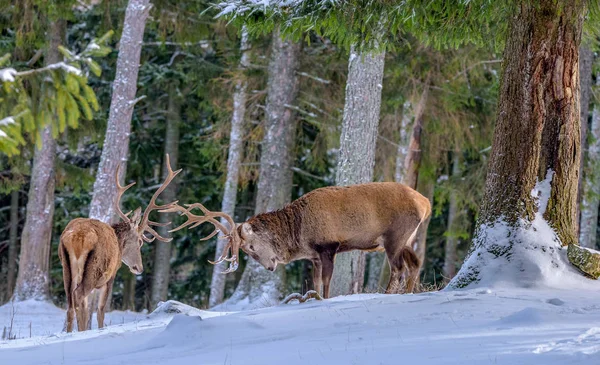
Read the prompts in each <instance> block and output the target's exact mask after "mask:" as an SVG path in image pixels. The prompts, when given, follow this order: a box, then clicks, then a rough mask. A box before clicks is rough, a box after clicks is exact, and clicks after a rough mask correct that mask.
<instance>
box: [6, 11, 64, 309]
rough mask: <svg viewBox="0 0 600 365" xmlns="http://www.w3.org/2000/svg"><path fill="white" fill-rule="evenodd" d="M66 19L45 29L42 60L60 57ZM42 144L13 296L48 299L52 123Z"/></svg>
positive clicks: (37, 154) (33, 175) (55, 60)
mask: <svg viewBox="0 0 600 365" xmlns="http://www.w3.org/2000/svg"><path fill="white" fill-rule="evenodd" d="M65 32H66V22H65V21H64V20H56V21H54V22H52V24H51V25H50V26H49V29H48V35H47V37H48V45H47V47H48V48H47V50H46V54H45V57H44V62H45V64H46V65H50V64H54V63H58V62H61V61H62V59H63V58H62V55H61V54H60V52H59V51H58V46H60V45H61V44H63V43H64V40H65ZM41 134H42V146H41V148H40V149H37V148H35V151H34V153H33V168H32V173H31V181H30V186H29V200H28V201H27V213H26V216H25V226H24V227H23V232H22V233H21V254H20V256H19V274H18V276H17V284H16V287H15V290H14V296H13V297H14V298H15V299H16V300H26V299H39V300H48V299H49V298H48V294H49V293H48V290H49V288H48V280H49V277H48V275H49V273H48V270H49V255H50V245H51V239H52V218H53V215H54V184H55V181H54V157H55V155H56V141H55V140H54V138H52V126H50V125H47V126H45V127H44V129H43V130H42V131H41Z"/></svg>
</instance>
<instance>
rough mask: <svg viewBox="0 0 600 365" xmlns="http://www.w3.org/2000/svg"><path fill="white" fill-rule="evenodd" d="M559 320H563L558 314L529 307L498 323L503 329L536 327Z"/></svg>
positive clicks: (501, 319) (503, 318)
mask: <svg viewBox="0 0 600 365" xmlns="http://www.w3.org/2000/svg"><path fill="white" fill-rule="evenodd" d="M557 319H561V316H560V315H558V314H557V313H556V312H553V311H550V310H545V309H540V308H533V307H527V308H524V309H521V310H519V311H517V312H514V313H512V314H509V315H507V316H505V317H502V318H500V319H499V320H498V321H496V323H497V324H498V325H500V327H502V328H514V327H535V326H543V325H544V324H545V323H552V322H556V321H557Z"/></svg>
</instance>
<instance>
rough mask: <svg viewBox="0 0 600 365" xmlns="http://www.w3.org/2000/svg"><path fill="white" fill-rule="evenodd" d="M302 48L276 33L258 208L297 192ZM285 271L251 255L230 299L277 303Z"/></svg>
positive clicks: (274, 205) (282, 202)
mask: <svg viewBox="0 0 600 365" xmlns="http://www.w3.org/2000/svg"><path fill="white" fill-rule="evenodd" d="M300 50H301V44H300V43H297V42H292V41H289V40H284V39H282V37H281V34H280V32H279V31H275V32H274V33H273V40H272V45H271V59H270V62H269V81H268V86H267V93H268V94H267V105H266V110H265V136H264V140H263V142H262V146H261V158H260V175H259V180H258V188H257V194H256V195H257V196H256V205H255V209H254V212H255V214H259V213H264V212H269V211H273V210H276V209H280V208H282V207H283V206H284V205H285V204H287V203H289V202H290V200H291V197H292V169H291V168H292V167H293V166H292V162H293V152H294V142H295V134H296V124H295V120H294V113H293V111H292V110H291V109H290V108H289V106H290V105H292V103H293V102H294V100H295V98H296V95H297V93H298V78H297V74H296V72H297V68H298V61H299V57H300ZM284 275H285V267H283V266H280V267H279V268H278V269H277V270H276V271H275V272H270V271H267V270H265V269H264V268H263V267H262V266H261V265H260V264H259V263H258V262H256V261H255V260H253V259H251V258H249V259H248V262H247V264H246V269H245V270H244V274H243V275H242V279H241V280H240V282H239V284H238V286H237V288H236V290H235V292H234V294H233V295H232V297H231V298H230V299H229V300H228V301H227V302H225V304H234V303H237V302H240V301H242V300H244V299H248V301H249V303H250V304H251V305H253V306H265V305H271V304H273V303H276V302H277V301H278V300H280V299H281V296H282V293H283V286H284V283H285V281H284Z"/></svg>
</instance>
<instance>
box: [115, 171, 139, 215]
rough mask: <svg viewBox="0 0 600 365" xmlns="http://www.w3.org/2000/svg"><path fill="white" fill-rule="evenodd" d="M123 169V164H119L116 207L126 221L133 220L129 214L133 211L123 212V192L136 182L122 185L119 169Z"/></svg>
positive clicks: (116, 179) (116, 180)
mask: <svg viewBox="0 0 600 365" xmlns="http://www.w3.org/2000/svg"><path fill="white" fill-rule="evenodd" d="M120 169H121V164H118V165H117V173H116V174H115V182H116V183H117V200H116V208H117V213H118V214H119V216H120V217H121V219H123V220H124V221H125V222H131V220H130V219H129V217H128V215H129V213H131V212H128V213H127V214H125V213H123V211H122V210H121V198H122V197H123V193H124V192H125V191H126V190H127V189H129V188H130V187H132V186H133V185H135V182H132V183H131V184H129V185H127V186H121V184H120V183H119V171H120Z"/></svg>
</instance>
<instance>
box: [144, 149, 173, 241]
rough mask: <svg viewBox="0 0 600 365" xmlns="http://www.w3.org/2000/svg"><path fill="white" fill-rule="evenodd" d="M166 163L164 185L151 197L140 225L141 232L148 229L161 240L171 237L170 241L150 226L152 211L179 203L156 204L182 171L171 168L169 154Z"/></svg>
mask: <svg viewBox="0 0 600 365" xmlns="http://www.w3.org/2000/svg"><path fill="white" fill-rule="evenodd" d="M166 164H167V177H166V178H165V181H164V182H163V183H162V185H161V186H160V187H159V188H158V190H156V192H155V193H154V195H152V199H150V203H149V204H148V206H147V207H146V209H145V210H144V214H143V215H142V220H141V222H140V226H139V230H140V232H144V231H148V232H150V233H151V234H152V235H153V236H155V237H157V238H158V239H159V240H161V241H164V242H168V241H170V239H168V241H166V240H167V238H164V237H161V236H160V235H158V233H156V231H154V230H153V229H152V228H150V225H149V218H150V213H151V212H152V211H154V210H162V209H168V208H171V207H173V206H174V205H175V204H177V201H174V202H171V203H168V204H163V205H158V204H156V199H157V198H158V196H159V195H160V194H161V193H162V192H163V191H164V190H165V189H166V188H167V186H169V184H170V183H171V181H173V179H174V178H175V176H177V174H179V173H180V172H181V169H179V170H177V171H173V169H171V160H170V158H169V154H167V155H166Z"/></svg>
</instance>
